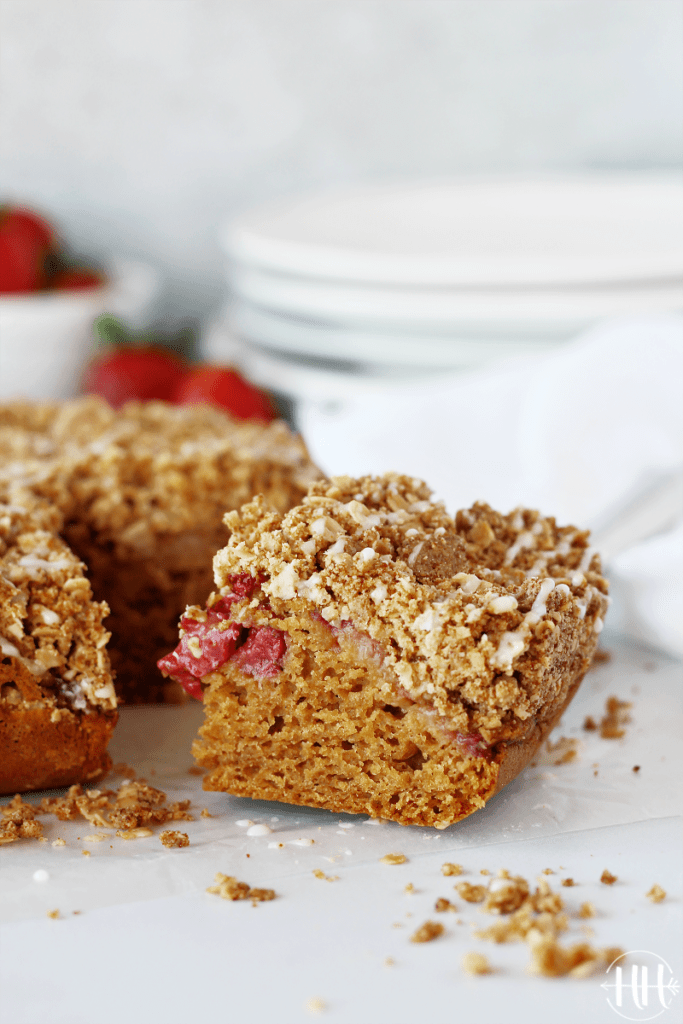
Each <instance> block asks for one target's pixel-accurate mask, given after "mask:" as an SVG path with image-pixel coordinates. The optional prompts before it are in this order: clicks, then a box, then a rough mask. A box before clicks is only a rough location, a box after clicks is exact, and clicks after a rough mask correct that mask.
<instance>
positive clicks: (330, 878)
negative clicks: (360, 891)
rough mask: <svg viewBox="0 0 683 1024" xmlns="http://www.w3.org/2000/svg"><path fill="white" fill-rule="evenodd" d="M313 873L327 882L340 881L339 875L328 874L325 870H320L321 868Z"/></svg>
mask: <svg viewBox="0 0 683 1024" xmlns="http://www.w3.org/2000/svg"><path fill="white" fill-rule="evenodd" d="M313 874H314V875H315V877H316V878H320V879H322V880H324V881H325V882H338V881H339V875H326V874H325V872H324V871H321V870H320V868H316V869H315V871H314V872H313Z"/></svg>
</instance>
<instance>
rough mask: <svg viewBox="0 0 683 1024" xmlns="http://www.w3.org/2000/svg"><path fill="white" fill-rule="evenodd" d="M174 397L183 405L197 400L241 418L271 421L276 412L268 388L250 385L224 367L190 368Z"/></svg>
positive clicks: (234, 372) (233, 371)
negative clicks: (262, 388)
mask: <svg viewBox="0 0 683 1024" xmlns="http://www.w3.org/2000/svg"><path fill="white" fill-rule="evenodd" d="M173 397H174V401H176V402H178V403H179V404H180V405H192V404H194V403H198V402H208V403H209V404H210V405H217V406H219V407H220V408H221V409H227V410H228V412H231V413H232V414H233V416H236V417H237V418H238V419H241V420H261V421H264V422H266V423H270V421H271V420H274V419H275V418H276V415H277V414H276V412H275V409H274V407H273V403H272V401H271V399H270V397H269V396H268V395H267V394H266V392H265V391H261V390H259V388H256V387H254V385H253V384H249V383H248V382H247V381H246V380H245V379H244V377H241V376H240V374H239V373H237V371H236V370H230V369H228V368H227V367H224V366H198V367H195V368H194V369H193V370H190V372H189V373H188V374H187V375H186V376H185V377H184V379H183V380H182V381H181V382H180V385H179V387H178V389H177V391H176V392H175V395H174V396H173Z"/></svg>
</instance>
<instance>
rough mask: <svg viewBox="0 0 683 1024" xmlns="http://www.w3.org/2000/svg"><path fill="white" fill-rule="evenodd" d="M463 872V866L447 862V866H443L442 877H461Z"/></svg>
mask: <svg viewBox="0 0 683 1024" xmlns="http://www.w3.org/2000/svg"><path fill="white" fill-rule="evenodd" d="M462 871H463V868H462V864H451V862H450V861H446V863H445V864H442V865H441V874H442V875H461V874H462Z"/></svg>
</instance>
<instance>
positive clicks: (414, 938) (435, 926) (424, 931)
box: [410, 921, 445, 942]
mask: <svg viewBox="0 0 683 1024" xmlns="http://www.w3.org/2000/svg"><path fill="white" fill-rule="evenodd" d="M444 931H445V928H444V926H443V925H442V924H439V923H438V921H425V923H424V924H421V925H420V927H419V928H418V929H417V931H414V932H413V934H412V935H411V936H410V941H411V942H432V941H433V940H434V939H438V938H439V936H440V935H443V933H444Z"/></svg>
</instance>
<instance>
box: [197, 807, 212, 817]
mask: <svg viewBox="0 0 683 1024" xmlns="http://www.w3.org/2000/svg"><path fill="white" fill-rule="evenodd" d="M199 817H200V818H213V814H212V813H211V811H210V810H209V808H208V807H202V809H201V811H200V813H199Z"/></svg>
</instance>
